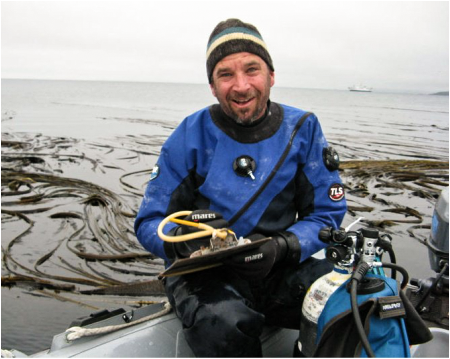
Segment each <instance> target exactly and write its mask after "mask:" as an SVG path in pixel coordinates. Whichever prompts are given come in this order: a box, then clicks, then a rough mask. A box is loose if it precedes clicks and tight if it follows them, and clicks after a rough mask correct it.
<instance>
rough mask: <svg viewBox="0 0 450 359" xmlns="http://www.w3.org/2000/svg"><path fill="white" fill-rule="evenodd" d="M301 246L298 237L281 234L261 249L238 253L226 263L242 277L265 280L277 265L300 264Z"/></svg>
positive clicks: (286, 233)
mask: <svg viewBox="0 0 450 359" xmlns="http://www.w3.org/2000/svg"><path fill="white" fill-rule="evenodd" d="M264 237H265V236H264V235H262V234H253V235H250V236H249V239H251V240H257V239H261V238H264ZM299 260H300V245H299V243H298V239H297V237H296V236H295V235H294V234H292V233H289V232H280V233H277V234H276V235H273V236H272V240H271V241H269V242H266V243H264V244H262V245H261V246H260V247H257V248H253V249H251V250H248V251H245V252H242V253H238V254H236V255H234V256H232V257H230V258H228V259H227V260H226V261H225V263H224V264H225V265H227V266H228V267H230V268H231V269H232V270H233V271H234V272H236V273H238V274H239V276H240V277H242V278H245V279H247V280H253V279H262V278H265V277H266V276H267V275H268V274H269V273H270V271H271V270H272V268H273V266H274V265H275V264H277V263H282V262H284V263H291V264H295V263H298V262H299Z"/></svg>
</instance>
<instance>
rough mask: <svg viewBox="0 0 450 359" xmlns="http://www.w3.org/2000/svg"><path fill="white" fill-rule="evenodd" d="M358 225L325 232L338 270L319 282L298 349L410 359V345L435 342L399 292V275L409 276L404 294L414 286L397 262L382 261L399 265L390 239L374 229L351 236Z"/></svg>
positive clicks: (306, 305) (308, 301)
mask: <svg viewBox="0 0 450 359" xmlns="http://www.w3.org/2000/svg"><path fill="white" fill-rule="evenodd" d="M358 221H359V220H358ZM358 221H356V222H354V223H352V224H351V225H350V226H349V227H347V228H346V229H339V230H334V229H331V228H324V229H322V230H321V232H320V234H319V238H320V239H321V240H322V241H324V242H326V243H328V244H330V246H329V247H328V248H327V250H326V257H327V259H328V260H330V261H331V262H333V263H334V265H335V267H334V270H333V271H332V272H331V273H328V274H327V275H325V276H323V277H321V278H319V279H318V280H317V281H316V282H315V283H313V285H312V286H311V288H310V289H309V291H308V293H307V295H306V296H305V299H304V302H303V306H302V318H301V322H300V336H299V345H298V349H299V350H300V353H298V352H297V350H295V352H294V353H295V354H300V356H308V357H309V356H315V357H353V356H356V357H364V356H368V357H375V356H382V357H409V356H410V351H409V345H410V344H418V343H423V342H426V341H429V340H431V339H432V335H431V333H430V331H429V330H428V328H427V327H426V325H425V323H423V321H422V320H421V318H420V317H419V315H418V314H417V312H415V310H414V307H413V306H412V305H411V303H410V302H409V301H408V300H407V298H406V297H405V296H404V295H403V293H402V291H401V290H400V289H399V288H398V287H397V281H396V280H395V276H396V274H397V271H398V272H400V273H401V274H402V277H403V280H402V285H401V289H403V288H404V287H406V285H407V283H408V280H409V278H408V273H407V272H406V270H405V269H403V268H402V267H400V266H398V265H396V264H395V263H384V262H381V261H380V257H381V256H382V254H383V253H384V252H385V251H387V252H388V253H389V255H390V258H391V260H392V259H394V260H395V255H394V253H393V250H392V245H391V238H390V236H388V235H384V236H380V235H379V232H378V231H377V230H374V229H368V228H362V229H360V230H358V231H349V229H350V227H351V226H353V225H354V224H355V223H357V222H358ZM382 267H387V268H390V269H391V275H392V277H393V278H387V277H386V276H385V275H384V271H383V270H382ZM404 318H408V320H409V321H410V322H409V323H407V322H405V319H404ZM411 320H413V322H412V321H411ZM410 338H412V341H410V340H409V339H410Z"/></svg>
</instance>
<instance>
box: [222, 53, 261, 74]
mask: <svg viewBox="0 0 450 359" xmlns="http://www.w3.org/2000/svg"><path fill="white" fill-rule="evenodd" d="M234 63H241V64H243V65H246V66H248V65H251V64H262V63H264V60H263V59H262V58H260V57H259V56H258V55H254V54H251V53H249V52H237V53H234V54H231V55H228V56H225V57H224V58H223V59H222V60H220V61H219V62H218V63H217V65H216V67H215V70H219V69H222V68H227V67H230V66H232V65H233V64H234Z"/></svg>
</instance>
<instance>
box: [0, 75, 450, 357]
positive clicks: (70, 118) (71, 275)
mask: <svg viewBox="0 0 450 359" xmlns="http://www.w3.org/2000/svg"><path fill="white" fill-rule="evenodd" d="M1 97H2V106H1V111H2V294H1V299H2V316H1V324H2V326H1V347H2V349H11V348H14V349H18V350H21V351H23V352H24V353H26V354H31V353H34V352H37V351H39V350H43V349H45V348H47V347H49V346H50V343H51V339H52V336H53V335H54V334H57V333H59V332H62V331H64V330H65V329H66V328H67V327H68V326H69V324H70V323H71V321H72V320H73V319H75V318H77V317H80V316H83V315H88V314H89V313H91V312H94V311H96V310H100V309H102V308H108V309H114V308H119V307H126V308H127V307H133V306H134V307H135V306H139V305H141V304H142V303H139V301H142V300H143V298H142V297H135V296H132V295H128V296H116V295H103V296H100V295H91V296H87V295H80V294H78V292H79V290H80V289H90V288H92V286H99V285H100V284H102V283H103V284H104V285H112V284H114V283H115V284H118V283H131V282H135V281H143V280H145V279H146V278H147V279H148V278H155V275H156V274H157V273H158V272H159V270H160V269H161V262H160V261H159V260H158V259H151V258H150V259H148V258H144V257H143V256H145V255H146V252H145V251H144V250H143V249H142V248H140V246H139V244H138V243H137V241H136V238H135V236H134V233H133V231H132V224H133V218H134V215H135V213H136V211H137V210H138V207H139V204H140V199H141V196H142V193H143V191H144V188H145V184H146V182H147V180H148V178H149V174H150V170H151V168H152V167H153V165H154V163H155V162H156V160H157V158H158V154H159V150H160V148H161V145H162V143H163V142H164V140H165V139H166V138H167V137H168V136H169V135H170V133H171V132H172V131H173V129H174V128H175V127H176V126H177V125H178V124H179V123H180V122H181V121H182V120H183V118H185V117H186V116H187V115H189V114H191V113H193V112H194V111H197V110H199V109H201V108H204V107H206V106H209V105H211V104H212V103H214V102H215V99H214V97H213V96H212V95H211V92H210V89H209V87H208V85H192V84H175V83H174V84H169V83H127V82H89V81H44V80H9V79H8V80H2V93H1ZM271 100H272V101H275V102H279V103H283V104H287V105H290V106H294V107H298V108H302V109H304V110H308V111H312V112H314V113H315V114H316V115H317V117H318V118H319V120H320V123H321V126H322V128H323V131H324V133H325V136H326V137H327V140H328V142H329V143H330V145H332V146H333V147H334V148H335V149H337V151H338V152H339V154H340V158H341V161H342V162H344V163H345V162H348V161H359V160H360V161H363V162H362V165H360V167H362V169H363V170H364V167H365V166H364V164H371V163H375V161H379V160H391V161H416V162H417V161H433V163H437V162H440V163H442V162H444V163H445V162H448V157H449V132H448V130H449V97H448V96H435V95H429V94H416V95H414V94H401V93H377V92H376V91H375V92H372V93H357V92H350V91H338V90H313V89H297V88H278V87H276V86H275V87H274V88H273V89H272V95H271ZM398 163H401V162H394V167H392V165H391V166H390V167H377V168H376V170H371V171H369V172H367V171H366V172H364V171H363V172H361V171H360V169H357V170H351V169H350V170H345V171H343V172H342V177H343V181H344V183H345V184H346V190H347V191H348V192H347V199H348V201H349V205H350V206H352V208H353V212H349V213H348V214H347V216H346V218H345V219H344V223H343V225H344V226H346V225H348V224H349V223H351V222H353V221H354V220H355V219H356V218H358V217H359V216H364V217H365V218H366V219H365V221H366V222H362V223H365V224H366V225H376V226H379V229H380V230H385V231H386V232H387V233H388V234H390V235H391V236H392V238H393V244H394V248H395V250H396V255H397V262H398V263H399V264H400V265H403V266H404V267H406V268H407V270H408V271H409V273H410V276H411V277H415V278H428V277H430V276H434V272H433V271H432V270H431V269H430V268H429V262H428V252H427V249H426V247H425V246H424V245H423V239H424V238H426V237H427V236H428V231H429V225H430V223H431V216H432V213H433V207H434V203H435V200H436V197H437V194H438V193H439V190H440V189H441V188H443V187H444V186H447V185H448V164H447V166H446V168H442V166H441V167H437V166H431V167H430V166H428V165H421V166H418V165H417V166H416V165H414V166H415V167H414V168H411V171H410V172H409V173H408V174H407V175H405V173H404V172H402V174H401V175H399V173H398V172H397V169H396V168H395V166H397V164H398ZM411 163H412V162H411ZM427 163H428V162H427ZM444 167H445V166H444ZM17 173H22V174H24V173H26V174H27V176H25V175H22V177H20V176H18V175H17ZM13 175H14V176H15V177H14V176H13ZM393 209H395V211H394V210H393ZM124 252H127V253H130V254H132V255H134V256H135V257H134V258H133V260H132V261H127V260H111V261H107V260H91V259H86V258H84V257H82V254H83V253H94V254H101V253H108V254H111V253H112V254H114V255H117V256H120V255H121V254H122V253H124ZM80 256H81V257H80ZM12 276H15V277H20V278H22V280H21V281H18V282H17V283H19V284H17V283H13V284H11V285H10V286H6V282H5V283H4V278H6V277H12ZM24 278H25V279H26V278H28V279H29V280H30V281H31V279H33V281H34V282H33V283H36V278H38V279H39V280H40V281H41V282H40V283H41V285H38V286H36V285H31V284H26V281H25V280H24ZM30 278H31V279H30ZM43 280H48V281H50V282H51V283H53V284H55V283H56V284H60V285H68V284H70V285H73V286H75V289H76V290H75V291H70V290H67V288H66V289H58V290H52V289H50V287H49V286H46V285H44V284H42V281H43ZM24 283H25V284H24ZM75 292H76V293H75ZM144 299H145V300H159V299H161V296H160V295H155V296H149V297H146V298H144Z"/></svg>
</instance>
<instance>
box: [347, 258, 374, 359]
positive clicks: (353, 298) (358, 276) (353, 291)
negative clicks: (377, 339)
mask: <svg viewBox="0 0 450 359" xmlns="http://www.w3.org/2000/svg"><path fill="white" fill-rule="evenodd" d="M369 269H370V266H369V265H368V264H367V263H365V262H362V263H359V264H358V265H357V266H356V269H355V271H354V272H353V274H352V279H351V282H350V303H351V307H352V314H353V319H354V320H355V325H356V330H357V331H358V334H359V338H360V339H361V344H362V346H363V348H364V349H365V351H366V353H367V356H368V357H369V358H375V353H374V352H373V350H372V347H371V346H370V343H369V338H367V334H366V331H365V330H364V325H363V323H362V320H361V316H360V315H359V308H358V299H357V289H358V284H359V282H360V281H361V280H362V279H363V278H364V276H365V275H366V274H367V272H368V271H369Z"/></svg>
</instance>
